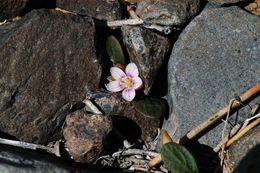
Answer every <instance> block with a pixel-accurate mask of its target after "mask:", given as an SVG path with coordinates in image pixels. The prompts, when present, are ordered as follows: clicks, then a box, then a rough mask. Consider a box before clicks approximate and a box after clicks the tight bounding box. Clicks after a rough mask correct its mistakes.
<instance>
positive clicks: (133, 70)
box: [125, 63, 139, 77]
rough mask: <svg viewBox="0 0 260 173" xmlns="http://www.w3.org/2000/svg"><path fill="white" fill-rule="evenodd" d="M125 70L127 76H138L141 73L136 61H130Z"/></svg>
mask: <svg viewBox="0 0 260 173" xmlns="http://www.w3.org/2000/svg"><path fill="white" fill-rule="evenodd" d="M125 72H126V75H127V76H131V77H136V76H138V75H139V72H138V68H137V66H136V65H135V63H129V64H128V65H127V66H126V68H125Z"/></svg>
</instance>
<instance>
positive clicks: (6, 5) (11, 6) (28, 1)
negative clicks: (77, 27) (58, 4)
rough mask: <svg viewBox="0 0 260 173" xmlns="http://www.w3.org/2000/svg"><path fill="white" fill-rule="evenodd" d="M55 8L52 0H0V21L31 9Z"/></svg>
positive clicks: (20, 14)
mask: <svg viewBox="0 0 260 173" xmlns="http://www.w3.org/2000/svg"><path fill="white" fill-rule="evenodd" d="M40 8H55V1H53V0H0V22H1V21H3V20H5V19H9V20H10V19H11V20H13V18H15V17H17V16H23V15H25V14H26V13H28V12H29V11H31V10H33V9H40Z"/></svg>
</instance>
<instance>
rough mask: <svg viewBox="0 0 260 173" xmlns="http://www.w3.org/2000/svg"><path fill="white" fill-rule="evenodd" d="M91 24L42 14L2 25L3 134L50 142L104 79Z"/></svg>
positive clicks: (0, 103)
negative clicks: (87, 93)
mask: <svg viewBox="0 0 260 173" xmlns="http://www.w3.org/2000/svg"><path fill="white" fill-rule="evenodd" d="M89 20H90V19H86V18H81V17H79V16H75V15H70V14H63V13H61V12H57V11H55V10H37V11H32V12H31V13H28V14H27V15H26V16H25V17H23V18H22V19H21V20H19V21H17V22H12V23H10V24H5V25H1V26H0V50H1V51H0V74H1V75H0V129H1V131H2V132H4V133H7V134H9V135H12V136H15V137H16V138H19V139H20V140H22V141H27V142H34V143H46V142H49V140H52V137H54V136H55V135H56V134H58V133H59V132H60V126H61V125H62V123H63V122H64V121H65V117H66V115H67V114H68V113H69V110H70V108H71V106H72V105H73V104H74V103H75V102H77V101H81V100H83V99H84V93H85V90H86V88H92V89H95V88H97V87H98V84H99V79H100V76H101V67H100V66H99V64H98V62H97V59H96V56H95V49H94V34H95V30H94V26H93V25H92V23H91V22H90V21H89Z"/></svg>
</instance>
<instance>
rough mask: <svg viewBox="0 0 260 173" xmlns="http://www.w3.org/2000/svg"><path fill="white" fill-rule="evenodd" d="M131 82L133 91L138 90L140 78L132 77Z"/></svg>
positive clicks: (141, 82)
mask: <svg viewBox="0 0 260 173" xmlns="http://www.w3.org/2000/svg"><path fill="white" fill-rule="evenodd" d="M132 80H133V88H134V89H137V88H139V87H140V86H141V85H142V84H143V81H142V79H141V78H140V77H133V78H132Z"/></svg>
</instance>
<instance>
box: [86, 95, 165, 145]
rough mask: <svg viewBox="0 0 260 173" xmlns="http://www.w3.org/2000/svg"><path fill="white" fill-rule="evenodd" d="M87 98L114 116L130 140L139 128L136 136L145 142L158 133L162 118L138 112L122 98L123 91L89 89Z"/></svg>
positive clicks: (115, 121)
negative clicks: (112, 91) (153, 117)
mask: <svg viewBox="0 0 260 173" xmlns="http://www.w3.org/2000/svg"><path fill="white" fill-rule="evenodd" d="M86 98H88V99H91V100H93V101H94V102H95V103H96V105H98V106H99V107H100V108H101V110H102V111H103V112H104V113H105V114H106V115H110V116H112V117H113V120H114V123H115V124H114V126H115V128H118V130H121V132H122V133H124V132H123V131H125V132H126V134H123V135H125V137H126V138H128V137H129V141H131V139H133V137H134V133H135V132H137V133H138V131H139V130H140V135H136V136H135V137H137V138H139V139H142V140H144V141H145V142H151V141H152V140H153V139H154V138H155V136H156V135H157V133H158V131H157V129H158V128H159V124H160V120H159V119H152V118H149V117H145V116H143V115H142V114H141V113H139V112H137V111H136V110H135V108H134V106H133V104H132V103H131V102H127V101H125V100H124V99H123V98H122V94H121V93H110V92H107V91H104V90H99V91H95V92H94V91H88V93H87V96H86ZM127 127H130V128H127ZM134 127H136V128H134ZM138 129H139V130H138ZM128 133H129V134H128Z"/></svg>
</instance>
